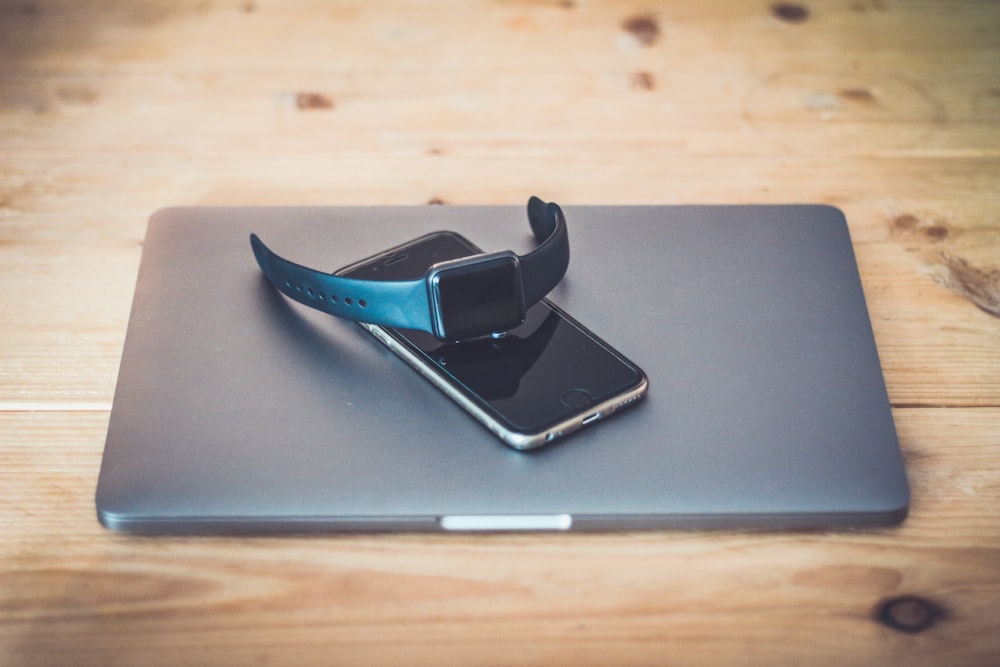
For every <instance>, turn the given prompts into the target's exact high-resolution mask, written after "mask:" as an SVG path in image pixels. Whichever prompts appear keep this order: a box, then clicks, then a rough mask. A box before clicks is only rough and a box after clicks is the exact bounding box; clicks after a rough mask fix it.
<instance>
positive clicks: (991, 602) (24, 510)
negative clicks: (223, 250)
mask: <svg viewBox="0 0 1000 667" xmlns="http://www.w3.org/2000/svg"><path fill="white" fill-rule="evenodd" d="M997 72H1000V6H998V5H997V4H996V3H991V2H978V1H975V0H957V1H954V2H933V1H930V0H916V1H913V2H886V1H884V0H855V1H850V2H848V1H835V0H810V1H809V2H783V3H778V2H767V1H764V2H737V1H736V0H727V1H724V2H721V1H720V2H715V3H694V2H674V3H665V2H646V3H638V2H623V3H617V2H606V1H594V2H590V1H585V0H569V1H564V0H551V1H547V0H538V1H534V0H494V1H483V2H467V3H436V2H408V1H404V0H389V1H387V2H379V3H361V2H355V1H347V0H337V1H333V2H320V1H319V0H288V1H285V2H277V1H273V2H272V1H268V0H232V1H218V0H217V1H214V2H205V1H202V0H181V1H179V2H165V1H161V0H154V1H144V2H130V3H119V2H111V1H105V0H98V1H96V2H86V3H80V2H74V1H72V0H58V1H55V0H54V1H41V0H0V280H2V285H0V312H3V313H4V315H5V322H4V325H3V326H0V664H17V665H43V664H44V665H48V664H94V665H114V664H123V665H124V664H137V663H141V664H150V665H155V664H171V665H176V664H248V663H261V664H282V665H285V664H365V665H381V664H401V663H402V664H411V665H425V664H426V665H431V664H433V665H441V664H463V665H475V664H490V665H507V664H526V663H527V664H581V665H591V664H592V665H606V664H635V665H647V664H648V665H653V664H656V665H662V664H668V665H669V664H678V665H692V664H695V665H700V664H726V665H733V664H736V665H739V664H745V665H756V664H767V665H772V664H809V665H814V664H815V665H822V664H832V665H843V664H852V665H884V664H908V665H909V664H913V665H923V664H926V665H942V664H947V665H987V664H994V663H995V659H996V656H997V655H1000V640H998V637H1000V633H998V632H997V630H1000V604H998V600H1000V590H998V588H1000V529H998V525H1000V524H998V520H1000V516H998V511H997V509H996V508H997V507H1000V318H997V317H996V316H995V313H991V312H990V309H989V307H984V303H985V304H987V305H988V304H989V303H991V301H990V300H989V299H990V298H991V296H990V295H991V294H993V293H992V292H989V291H988V290H989V289H991V287H990V286H991V285H992V284H993V283H991V282H990V281H991V280H992V278H991V276H995V275H996V272H997V271H1000V222H998V219H997V210H998V204H1000V131H998V130H1000V83H998V80H997ZM532 193H537V194H539V195H542V196H545V197H546V198H550V199H553V200H556V201H560V202H565V203H566V204H567V205H574V204H576V205H579V204H602V203H631V204H671V203H782V202H824V203H829V204H833V205H836V206H838V207H840V208H841V209H843V210H844V211H845V213H846V215H847V218H848V221H849V225H850V230H851V235H852V239H853V241H854V246H855V252H856V255H857V259H858V265H859V268H860V271H861V276H862V282H863V285H864V289H865V294H866V297H867V299H868V305H869V310H870V313H871V318H872V323H873V327H874V329H875V335H876V342H877V344H878V347H879V353H880V356H881V359H882V364H883V368H884V371H885V376H886V382H887V385H888V389H889V394H890V398H891V400H892V403H893V405H894V416H895V418H896V424H897V428H898V431H899V435H900V441H901V446H902V448H903V452H904V455H905V457H906V461H907V472H908V475H909V478H910V482H911V485H912V488H913V504H912V509H911V515H910V517H909V518H908V519H907V521H906V522H905V523H904V524H903V525H902V526H900V527H898V528H894V529H889V530H877V531H863V532H835V533H827V532H806V533H737V532H713V533H694V532H691V533H687V532H649V533H628V534H611V535H532V536H528V535H492V536H416V535H396V536H366V535H360V536H338V537H296V536H292V537H287V538H266V539H265V538H259V539H257V538H254V539H224V538H199V539H194V538H168V539H144V538H130V537H123V536H120V535H116V534H112V533H108V532H106V531H103V530H102V529H101V528H100V527H99V526H98V525H97V523H96V520H95V517H94V505H93V493H94V486H95V484H96V476H97V471H98V467H99V465H100V456H101V451H102V447H103V440H104V435H105V429H106V427H107V419H108V409H109V406H110V401H111V397H112V394H113V391H114V383H115V377H116V372H117V367H118V359H119V355H120V353H121V346H122V342H123V339H124V333H125V327H126V325H127V321H128V314H129V308H130V302H131V297H132V289H133V286H134V281H135V275H136V270H137V267H138V262H139V257H140V254H141V247H142V240H143V236H144V230H145V221H146V219H147V218H148V216H149V215H150V213H152V211H154V210H155V209H157V208H160V207H163V206H168V205H174V204H262V205H264V204H329V205H337V204H411V205H421V206H422V205H428V204H445V205H447V204H493V203H504V204H520V203H522V202H523V201H524V199H525V197H526V196H527V195H529V194H532ZM956 267H960V268H962V267H964V269H966V270H967V275H971V276H973V279H975V277H976V276H979V277H981V278H982V280H981V281H980V283H976V284H978V285H980V287H981V286H982V285H985V288H984V289H986V290H987V291H986V292H985V293H982V292H980V291H977V290H976V289H970V288H969V285H968V284H963V283H962V281H961V280H960V279H959V277H958V276H957V275H956V273H955V272H956ZM984 294H985V296H984Z"/></svg>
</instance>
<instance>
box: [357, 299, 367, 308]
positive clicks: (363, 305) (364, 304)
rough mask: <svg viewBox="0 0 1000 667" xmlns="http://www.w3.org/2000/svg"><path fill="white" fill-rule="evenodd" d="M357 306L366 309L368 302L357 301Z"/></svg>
mask: <svg viewBox="0 0 1000 667" xmlns="http://www.w3.org/2000/svg"><path fill="white" fill-rule="evenodd" d="M358 305H359V306H361V307H362V308H367V307H368V302H367V301H365V300H364V299H359V300H358Z"/></svg>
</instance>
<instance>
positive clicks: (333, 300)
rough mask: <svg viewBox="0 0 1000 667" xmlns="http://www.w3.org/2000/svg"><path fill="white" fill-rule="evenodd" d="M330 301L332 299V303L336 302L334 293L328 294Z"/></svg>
mask: <svg viewBox="0 0 1000 667" xmlns="http://www.w3.org/2000/svg"><path fill="white" fill-rule="evenodd" d="M330 301H332V302H333V303H337V295H336V294H331V295H330Z"/></svg>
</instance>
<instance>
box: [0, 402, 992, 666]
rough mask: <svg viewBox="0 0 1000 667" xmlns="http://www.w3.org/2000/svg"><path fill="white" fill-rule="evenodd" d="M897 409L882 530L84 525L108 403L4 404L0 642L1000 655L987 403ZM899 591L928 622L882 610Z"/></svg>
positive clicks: (369, 653) (103, 654)
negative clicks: (481, 532)
mask: <svg viewBox="0 0 1000 667" xmlns="http://www.w3.org/2000/svg"><path fill="white" fill-rule="evenodd" d="M896 419H897V423H898V425H899V430H900V436H901V440H902V443H903V448H904V450H905V452H906V455H907V460H908V469H909V475H910V478H911V480H912V483H913V492H914V499H913V507H912V513H911V516H910V518H909V519H908V520H907V521H906V522H905V523H904V524H903V525H902V526H901V527H899V528H896V529H888V530H874V531H850V532H811V533H792V534H788V533H738V532H737V533H734V532H718V533H708V534H705V533H687V532H649V533H627V534H611V535H549V536H542V537H539V536H520V535H495V536H433V535H431V536H417V535H398V536H366V535H359V536H353V537H289V538H135V537H127V536H121V535H115V534H112V533H107V532H103V531H102V529H101V528H99V527H98V526H97V524H96V521H95V519H94V510H93V500H92V498H93V490H94V483H95V480H96V474H97V469H98V466H99V458H100V452H101V444H102V441H103V435H104V428H105V426H106V414H104V413H76V414H73V413H48V414H0V432H2V433H4V434H5V435H4V436H3V440H2V443H3V444H2V446H0V457H2V460H0V468H2V469H3V470H5V487H6V489H7V492H6V497H7V498H8V499H13V498H16V499H17V500H16V501H14V502H11V501H10V500H8V501H6V502H5V503H4V504H3V505H2V507H0V555H2V561H0V562H2V563H3V579H4V586H3V587H0V646H3V647H5V650H6V655H8V656H9V657H11V658H13V659H14V660H15V662H17V663H19V664H40V663H49V664H52V663H65V662H73V663H74V664H99V663H104V664H107V661H108V660H114V661H120V662H125V663H134V662H136V661H142V662H144V663H146V662H149V663H150V664H159V661H163V662H167V661H170V662H171V663H172V664H178V663H186V662H190V661H198V662H201V661H206V660H207V661H208V662H212V663H213V664H245V663H246V662H248V661H252V660H256V659H262V658H263V657H268V658H269V659H271V660H274V661H279V662H281V663H282V664H296V663H315V662H316V661H326V660H334V662H337V663H338V664H339V663H341V662H346V663H358V664H388V663H393V662H395V663H398V662H400V661H403V662H406V663H408V664H417V665H420V664H431V663H440V662H441V661H442V660H446V661H454V662H459V663H462V664H513V663H523V662H525V661H528V662H536V661H537V662H557V663H561V664H565V663H567V662H572V663H576V664H584V665H586V664H608V663H609V662H620V661H622V660H624V661H626V662H630V663H637V664H640V663H641V664H648V663H658V662H659V661H661V660H663V659H664V658H665V656H669V660H668V662H676V663H677V664H692V663H703V662H720V663H726V664H734V663H738V664H745V663H746V661H748V660H749V661H750V662H754V663H756V662H757V660H756V658H763V656H764V655H765V653H766V660H765V661H766V662H769V663H770V664H774V663H775V662H779V663H783V664H785V663H801V662H808V663H809V664H813V663H814V662H815V663H816V664H844V663H845V662H847V663H850V664H887V663H895V664H899V663H901V662H905V663H906V664H915V665H921V664H928V665H930V664H976V663H977V661H979V660H983V659H985V658H986V657H988V656H990V655H996V652H997V651H998V650H1000V643H998V642H1000V639H998V638H997V635H996V633H995V632H994V629H995V619H996V618H997V614H1000V602H998V601H1000V533H998V531H997V530H996V526H995V523H996V522H995V512H994V511H993V510H992V509H989V508H995V507H997V506H1000V464H998V463H997V460H996V457H995V456H994V455H993V453H994V450H995V448H996V447H997V446H998V445H1000V441H998V439H997V437H998V434H1000V430H998V426H1000V410H997V409H995V408H990V409H951V410H940V409H906V410H899V411H897V413H896ZM42 443H44V452H42V453H40V452H39V447H40V446H42ZM237 547H238V548H237ZM904 595H912V596H917V597H919V598H920V599H922V600H927V601H930V602H931V603H932V604H933V605H935V609H936V610H938V612H939V613H940V616H939V617H938V616H935V617H934V619H933V620H934V624H933V627H932V628H930V629H929V630H927V631H926V632H923V633H919V634H906V633H900V632H898V631H895V630H892V629H889V628H887V627H885V626H884V625H883V624H881V623H880V622H878V621H877V620H876V619H875V618H874V616H877V615H878V611H879V610H880V609H881V606H880V605H882V604H884V603H885V602H886V601H888V600H892V599H895V598H897V597H899V596H904ZM194 627H198V628H199V631H198V633H197V634H196V635H192V634H191V632H190V630H191V629H192V628H194ZM708 638H711V641H706V640H707V639H708ZM763 647H766V652H765V653H756V652H755V651H757V650H759V649H762V648H763Z"/></svg>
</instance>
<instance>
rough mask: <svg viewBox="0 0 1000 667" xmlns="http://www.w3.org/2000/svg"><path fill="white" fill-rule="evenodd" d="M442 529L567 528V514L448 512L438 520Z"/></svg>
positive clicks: (568, 524)
mask: <svg viewBox="0 0 1000 667" xmlns="http://www.w3.org/2000/svg"><path fill="white" fill-rule="evenodd" d="M439 522H440V524H441V528H442V529H444V530H457V531H471V530H487V531H489V530H493V531H500V530H513V531H517V530H569V529H570V527H572V525H573V517H572V516H570V515H569V514H448V515H445V516H443V517H441V518H440V520H439Z"/></svg>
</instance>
